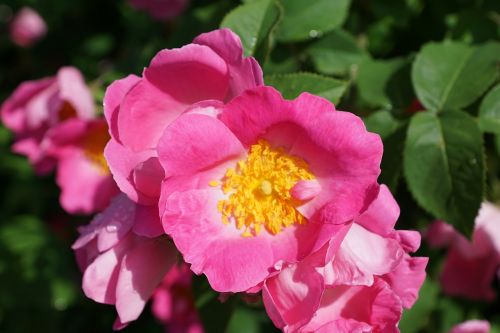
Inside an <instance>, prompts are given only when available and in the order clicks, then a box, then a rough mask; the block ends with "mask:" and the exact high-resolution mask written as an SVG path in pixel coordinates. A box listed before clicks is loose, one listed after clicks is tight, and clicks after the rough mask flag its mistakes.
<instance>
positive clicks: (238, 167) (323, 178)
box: [141, 87, 396, 292]
mask: <svg viewBox="0 0 500 333" xmlns="http://www.w3.org/2000/svg"><path fill="white" fill-rule="evenodd" d="M141 133H144V132H143V131H141ZM158 156H159V159H160V163H161V165H162V167H163V168H164V170H165V172H166V175H167V177H166V178H165V180H164V182H163V184H162V193H161V200H160V214H161V217H162V222H163V227H164V229H165V231H166V233H167V234H168V235H170V236H171V237H172V239H173V241H174V243H175V245H176V246H177V248H178V249H179V251H180V252H181V253H182V255H183V256H184V260H185V261H186V262H187V263H189V264H191V269H192V270H193V271H194V272H195V273H196V274H202V273H203V274H205V275H206V276H207V278H208V280H209V282H210V285H211V286H212V288H213V289H215V290H216V291H220V292H241V291H246V290H248V289H250V288H253V287H255V286H256V285H258V284H260V283H262V282H263V280H264V279H266V278H267V277H268V276H269V274H270V273H271V272H272V271H274V270H279V269H280V266H282V265H283V263H294V262H297V261H301V260H303V259H304V258H305V257H307V256H308V255H309V254H311V253H314V252H315V251H317V250H319V249H320V248H322V247H323V246H324V244H326V243H328V242H336V241H338V240H341V239H342V238H343V236H344V235H345V233H346V232H347V230H348V229H349V225H350V222H351V221H352V220H353V219H354V218H356V217H357V216H358V215H359V214H360V212H361V211H362V210H363V209H364V208H365V205H366V203H367V202H368V201H367V200H368V199H369V198H370V197H371V196H372V195H373V190H374V189H375V187H376V181H377V177H378V175H379V173H380V167H379V166H380V160H381V157H382V142H381V140H380V137H379V136H378V135H376V134H373V133H369V132H367V131H366V129H365V126H364V124H363V121H362V120H361V119H360V118H359V117H357V116H355V115H353V114H351V113H348V112H342V111H336V110H335V108H334V106H333V105H332V104H331V103H330V102H328V101H327V100H325V99H323V98H321V97H317V96H313V95H310V94H307V93H304V94H302V95H300V96H299V97H298V98H297V99H295V100H293V101H287V100H284V99H283V98H282V96H281V95H280V94H279V92H277V91H276V90H275V89H273V88H271V87H259V88H255V89H251V90H247V91H246V92H244V93H243V94H241V95H240V96H238V97H236V98H234V99H233V100H232V101H231V102H229V103H228V104H227V105H226V106H225V107H223V110H222V113H220V114H219V115H218V117H216V116H215V115H214V114H213V112H212V111H211V108H210V107H202V106H200V107H199V108H198V109H196V110H194V111H192V112H189V113H185V114H183V115H182V116H180V117H178V118H177V119H176V120H175V121H173V122H172V123H171V124H170V125H169V126H168V127H167V128H166V129H165V131H164V133H163V135H162V137H161V139H160V142H159V144H158ZM332 239H333V240H332ZM394 242H396V241H394Z"/></svg>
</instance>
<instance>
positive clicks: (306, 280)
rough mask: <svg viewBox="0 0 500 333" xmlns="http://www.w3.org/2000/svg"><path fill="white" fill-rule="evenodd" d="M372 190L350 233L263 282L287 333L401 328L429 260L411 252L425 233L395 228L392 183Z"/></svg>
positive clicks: (273, 315)
mask: <svg viewBox="0 0 500 333" xmlns="http://www.w3.org/2000/svg"><path fill="white" fill-rule="evenodd" d="M375 194H376V198H375V199H374V200H373V201H372V203H371V204H370V206H369V207H368V209H367V210H366V211H365V212H364V213H363V214H361V215H360V216H358V217H356V218H355V219H354V221H353V222H351V223H349V224H348V230H347V231H346V232H344V233H343V234H342V235H336V236H334V237H333V238H331V240H330V241H329V243H327V244H326V245H324V246H323V247H322V248H321V249H320V250H319V251H317V252H315V253H312V254H311V255H309V256H308V257H306V258H305V259H303V260H301V261H299V262H297V263H292V264H287V265H285V266H284V267H283V268H282V269H281V271H280V272H279V273H278V274H274V275H272V276H271V277H270V278H268V279H267V280H266V281H265V283H264V286H263V291H262V293H263V299H264V304H265V306H266V310H267V312H268V314H269V316H270V317H271V319H272V320H273V322H274V323H275V325H276V326H278V327H279V328H281V329H282V330H283V331H284V332H304V333H306V332H338V333H350V332H374V333H376V332H399V330H398V328H397V324H398V322H399V320H400V319H401V314H402V310H403V308H410V307H411V306H412V305H413V304H414V302H415V300H416V299H417V297H418V291H419V289H420V287H421V286H422V283H423V281H424V279H425V267H426V265H427V261H428V258H420V257H416V258H415V257H410V256H409V254H408V253H409V252H414V251H416V250H417V249H418V247H419V245H420V235H419V234H418V233H417V232H412V231H399V230H394V224H395V223H396V220H397V218H398V216H399V207H398V205H397V203H396V202H395V200H394V198H393V197H392V195H391V193H390V192H389V190H388V189H387V187H385V186H384V185H382V186H381V187H380V189H379V190H378V193H375Z"/></svg>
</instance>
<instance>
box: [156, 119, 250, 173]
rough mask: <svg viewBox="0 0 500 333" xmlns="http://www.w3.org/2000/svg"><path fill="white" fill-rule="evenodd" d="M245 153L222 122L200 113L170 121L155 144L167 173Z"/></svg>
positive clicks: (198, 166)
mask: <svg viewBox="0 0 500 333" xmlns="http://www.w3.org/2000/svg"><path fill="white" fill-rule="evenodd" d="M244 154H245V150H244V148H243V146H242V145H241V143H240V142H239V141H238V139H237V138H236V137H235V136H234V135H233V133H231V131H230V130H229V129H228V128H227V127H226V126H224V124H223V123H221V122H220V121H218V120H217V119H214V118H212V117H209V116H205V115H201V114H193V113H190V114H186V115H183V116H181V117H179V118H178V119H177V120H176V121H174V122H173V123H172V124H171V125H170V126H169V127H168V128H167V129H166V130H165V133H164V134H163V136H162V138H161V140H160V142H159V144H158V156H159V158H160V162H161V163H162V165H163V168H164V169H165V170H166V172H167V174H169V175H183V174H190V173H193V172H196V171H197V170H202V169H205V168H207V167H210V166H212V165H215V164H217V163H220V162H222V161H225V160H228V159H232V158H236V157H238V156H242V155H244Z"/></svg>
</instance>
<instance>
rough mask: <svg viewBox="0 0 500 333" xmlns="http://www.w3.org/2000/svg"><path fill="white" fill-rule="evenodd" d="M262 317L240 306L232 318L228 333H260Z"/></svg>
mask: <svg viewBox="0 0 500 333" xmlns="http://www.w3.org/2000/svg"><path fill="white" fill-rule="evenodd" d="M259 320H260V316H259V314H258V313H256V311H253V310H251V309H249V308H246V307H243V306H238V307H236V309H235V310H234V312H233V315H232V316H231V320H230V321H229V324H228V326H227V329H226V333H259V332H260V325H259Z"/></svg>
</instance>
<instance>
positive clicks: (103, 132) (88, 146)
mask: <svg viewBox="0 0 500 333" xmlns="http://www.w3.org/2000/svg"><path fill="white" fill-rule="evenodd" d="M109 139H110V136H109V134H108V131H107V129H106V127H105V126H102V127H97V128H95V129H93V130H91V131H89V133H88V134H87V136H86V137H85V139H84V141H83V151H84V154H85V157H86V158H87V159H88V160H89V161H90V162H91V163H92V164H93V165H94V166H95V167H96V168H97V169H99V171H101V172H102V173H103V174H109V168H108V163H107V162H106V159H105V158H104V147H105V146H106V143H107V142H108V141H109Z"/></svg>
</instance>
